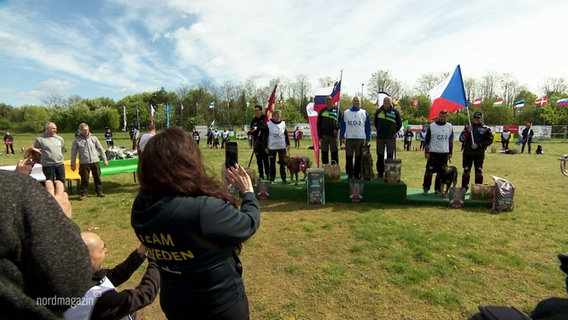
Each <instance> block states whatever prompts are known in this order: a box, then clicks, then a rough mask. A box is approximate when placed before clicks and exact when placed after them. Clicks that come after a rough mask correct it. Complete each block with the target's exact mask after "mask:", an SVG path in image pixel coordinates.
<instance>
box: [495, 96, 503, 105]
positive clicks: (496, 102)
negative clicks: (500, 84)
mask: <svg viewBox="0 0 568 320" xmlns="http://www.w3.org/2000/svg"><path fill="white" fill-rule="evenodd" d="M502 105H503V99H502V98H499V99H496V100H495V101H494V102H493V106H494V107H498V106H502Z"/></svg>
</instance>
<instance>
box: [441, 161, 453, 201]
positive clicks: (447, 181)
mask: <svg viewBox="0 0 568 320" xmlns="http://www.w3.org/2000/svg"><path fill="white" fill-rule="evenodd" d="M438 174H439V175H440V182H441V186H440V191H441V192H442V194H441V195H442V196H445V195H447V194H448V191H450V187H454V188H455V187H456V184H457V183H458V168H456V167H455V166H443V167H442V170H441V171H440V172H439V173H438Z"/></svg>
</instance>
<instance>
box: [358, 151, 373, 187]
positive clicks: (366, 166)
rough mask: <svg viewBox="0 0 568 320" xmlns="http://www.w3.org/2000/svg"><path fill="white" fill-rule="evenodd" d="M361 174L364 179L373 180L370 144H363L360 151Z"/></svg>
mask: <svg viewBox="0 0 568 320" xmlns="http://www.w3.org/2000/svg"><path fill="white" fill-rule="evenodd" d="M361 175H362V178H363V179H364V180H373V177H374V174H373V155H372V154H371V145H370V144H366V145H364V146H363V150H362V152H361Z"/></svg>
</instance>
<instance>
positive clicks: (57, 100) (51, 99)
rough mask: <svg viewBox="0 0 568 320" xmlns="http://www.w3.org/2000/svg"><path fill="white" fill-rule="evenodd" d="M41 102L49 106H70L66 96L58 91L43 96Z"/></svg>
mask: <svg viewBox="0 0 568 320" xmlns="http://www.w3.org/2000/svg"><path fill="white" fill-rule="evenodd" d="M41 102H42V103H43V104H44V105H45V106H46V107H47V108H56V107H60V108H67V107H68V105H67V101H66V100H65V98H64V97H63V96H62V95H60V94H58V93H52V94H50V95H49V96H47V97H44V98H41Z"/></svg>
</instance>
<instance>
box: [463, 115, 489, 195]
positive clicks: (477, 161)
mask: <svg viewBox="0 0 568 320" xmlns="http://www.w3.org/2000/svg"><path fill="white" fill-rule="evenodd" d="M460 141H461V142H462V143H463V144H464V148H463V162H462V166H463V174H462V188H465V189H466V190H467V189H468V188H469V177H470V172H471V165H472V164H473V165H474V168H475V183H476V184H482V183H483V161H484V160H485V149H487V147H488V146H489V145H491V144H492V143H493V133H492V132H491V129H489V127H488V126H486V125H485V123H483V113H481V112H479V111H477V112H476V113H474V114H473V121H472V124H471V126H469V125H466V126H465V128H464V129H463V131H462V133H461V134H460Z"/></svg>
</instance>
